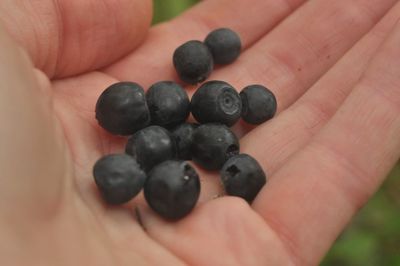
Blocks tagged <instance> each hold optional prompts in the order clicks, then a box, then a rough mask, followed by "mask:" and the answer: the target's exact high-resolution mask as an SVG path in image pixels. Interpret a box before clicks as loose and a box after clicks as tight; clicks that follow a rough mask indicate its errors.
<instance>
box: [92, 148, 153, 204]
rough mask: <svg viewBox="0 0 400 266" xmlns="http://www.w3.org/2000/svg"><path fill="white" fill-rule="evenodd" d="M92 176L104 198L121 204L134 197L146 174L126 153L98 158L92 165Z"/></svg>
mask: <svg viewBox="0 0 400 266" xmlns="http://www.w3.org/2000/svg"><path fill="white" fill-rule="evenodd" d="M93 176H94V180H95V182H96V185H97V187H98V189H99V190H100V193H101V195H102V196H103V198H104V200H105V201H106V202H107V203H109V204H122V203H125V202H128V201H129V200H131V199H132V198H133V197H135V196H136V195H137V194H138V193H139V192H140V190H141V189H142V187H143V184H144V181H145V180H146V174H145V173H144V172H143V171H142V169H140V166H139V164H138V163H137V162H136V160H135V159H134V158H133V157H131V156H129V155H126V154H111V155H107V156H104V157H102V158H100V159H99V160H98V161H97V162H96V164H95V165H94V167H93Z"/></svg>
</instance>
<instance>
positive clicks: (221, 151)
mask: <svg viewBox="0 0 400 266" xmlns="http://www.w3.org/2000/svg"><path fill="white" fill-rule="evenodd" d="M238 153H239V140H238V138H237V137H236V136H235V134H234V133H233V132H232V131H231V130H230V129H229V128H228V127H226V126H225V125H222V124H204V125H201V126H199V127H198V128H197V129H196V130H195V131H194V133H193V143H192V157H193V161H194V162H196V163H197V164H199V165H200V166H201V167H203V168H205V169H208V170H219V169H221V167H222V166H223V165H224V163H225V162H226V161H227V160H228V159H229V158H230V157H232V156H234V155H236V154H238Z"/></svg>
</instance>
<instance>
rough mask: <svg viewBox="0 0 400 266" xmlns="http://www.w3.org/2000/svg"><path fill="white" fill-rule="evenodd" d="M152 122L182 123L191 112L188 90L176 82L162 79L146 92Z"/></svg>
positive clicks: (167, 125) (159, 123) (157, 123)
mask: <svg viewBox="0 0 400 266" xmlns="http://www.w3.org/2000/svg"><path fill="white" fill-rule="evenodd" d="M146 99H147V105H148V106H149V110H150V115H151V122H152V124H155V125H159V126H164V127H170V126H174V125H177V124H179V123H182V122H184V121H185V120H186V118H187V117H188V116H189V113H190V101H189V97H188V95H187V93H186V91H185V90H184V89H183V88H182V87H181V86H180V85H179V84H176V83H175V82H172V81H161V82H157V83H155V84H154V85H152V86H151V87H150V89H149V90H148V91H147V93H146Z"/></svg>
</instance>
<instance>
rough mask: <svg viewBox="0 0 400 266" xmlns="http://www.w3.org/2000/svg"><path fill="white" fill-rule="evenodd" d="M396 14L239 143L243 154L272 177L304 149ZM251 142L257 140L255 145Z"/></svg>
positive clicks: (395, 11)
mask: <svg viewBox="0 0 400 266" xmlns="http://www.w3.org/2000/svg"><path fill="white" fill-rule="evenodd" d="M399 14H400V4H396V5H395V6H394V7H393V8H392V9H391V10H390V12H388V14H387V15H385V17H384V18H383V19H382V20H381V21H380V22H379V23H378V24H377V25H376V26H375V27H374V28H373V29H372V30H371V31H370V32H369V33H368V34H367V35H365V36H364V38H363V39H362V40H360V41H359V42H358V43H357V44H356V45H355V46H354V47H352V49H351V50H350V51H349V52H348V53H347V54H346V55H345V56H344V57H343V58H342V59H341V60H340V61H339V62H338V63H337V64H335V66H334V67H333V68H332V69H330V70H329V72H327V73H326V74H325V75H324V76H323V77H322V78H321V79H320V80H319V81H318V82H317V83H316V84H315V85H314V86H313V87H312V88H311V89H309V90H308V91H307V92H306V94H305V95H304V96H303V97H301V98H300V99H299V100H298V101H297V102H296V103H295V104H294V105H293V106H291V107H290V108H288V109H287V110H285V111H283V112H282V113H281V114H280V115H279V118H277V119H274V120H271V121H270V122H269V123H266V124H263V125H261V126H259V127H257V128H256V129H254V130H252V131H251V132H250V133H248V134H247V135H246V136H245V137H244V138H242V140H241V145H242V148H243V150H244V151H245V152H247V153H249V154H252V155H253V156H255V157H256V158H259V160H260V162H261V163H262V165H263V166H264V167H265V169H266V170H267V171H268V173H269V174H270V175H272V174H273V173H274V172H275V171H276V170H277V169H279V168H280V167H281V166H282V165H284V164H285V161H286V160H287V159H288V158H289V157H290V155H291V154H293V153H294V152H296V151H297V150H299V149H300V148H302V147H304V145H306V144H307V142H308V141H309V140H310V139H311V137H312V136H313V135H314V134H315V133H317V132H318V131H319V130H320V129H321V127H322V126H323V125H324V124H325V123H326V122H327V121H328V120H329V119H330V118H331V117H332V115H333V114H334V113H335V112H336V110H337V109H338V107H339V106H340V104H342V102H343V101H344V100H345V98H346V97H347V96H348V94H349V93H350V92H351V90H352V88H353V87H354V86H355V84H356V83H357V81H358V80H359V79H360V77H361V75H362V73H363V72H364V71H365V69H366V67H367V65H368V63H369V61H370V60H371V58H372V57H373V55H374V54H375V52H376V50H377V49H378V47H379V46H380V45H381V43H382V42H383V41H384V39H385V38H386V37H387V35H388V34H389V33H390V31H391V29H392V27H393V26H394V24H395V23H396V21H397V20H398V18H399ZM254 140H261V141H262V143H263V145H262V146H261V145H259V144H258V142H256V143H255V142H254Z"/></svg>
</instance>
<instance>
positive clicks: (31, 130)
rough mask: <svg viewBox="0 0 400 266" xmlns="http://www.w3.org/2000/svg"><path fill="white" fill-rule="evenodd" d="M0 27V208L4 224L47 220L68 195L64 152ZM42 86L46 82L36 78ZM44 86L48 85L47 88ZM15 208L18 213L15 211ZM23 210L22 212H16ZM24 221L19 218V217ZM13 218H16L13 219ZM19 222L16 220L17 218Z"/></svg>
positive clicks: (43, 99)
mask: <svg viewBox="0 0 400 266" xmlns="http://www.w3.org/2000/svg"><path fill="white" fill-rule="evenodd" d="M22 51H23V50H22V49H21V48H18V46H17V45H16V43H15V42H14V41H12V40H11V38H10V37H9V36H8V35H7V34H6V32H5V30H4V28H0V58H1V65H0V78H1V80H2V84H3V86H2V89H1V90H0V120H1V121H2V126H1V130H0V146H1V151H0V169H1V172H2V174H1V176H0V183H1V186H0V209H1V212H0V213H1V215H2V217H3V218H6V219H1V220H2V221H3V222H6V221H10V218H11V217H12V218H13V219H12V220H14V221H21V222H23V221H27V219H26V217H29V219H28V220H29V221H30V220H31V219H32V218H34V217H36V218H37V217H38V216H40V217H42V218H43V217H46V218H49V217H51V216H52V215H54V214H55V213H56V212H57V211H58V207H59V204H60V202H61V200H62V199H63V198H64V197H65V196H66V195H67V194H66V193H68V191H69V186H68V183H67V182H68V180H70V179H68V178H67V177H68V176H70V175H72V172H71V168H70V165H69V164H68V162H69V159H68V152H67V149H66V145H65V143H64V141H63V135H62V131H61V128H60V126H59V124H58V121H57V120H56V119H55V117H54V116H53V114H52V103H51V100H50V98H49V95H48V94H45V90H46V89H45V88H44V89H41V88H39V84H38V82H39V80H40V77H36V76H35V72H34V71H33V66H32V65H31V62H30V61H29V59H28V56H27V55H26V54H25V53H23V52H22ZM41 84H42V85H44V86H46V84H45V83H44V82H43V80H41ZM48 85H49V82H48V81H47V86H48ZM16 210H19V211H16ZM20 210H23V211H20ZM22 217H24V218H22ZM14 218H15V219H14ZM18 218H19V219H18Z"/></svg>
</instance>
